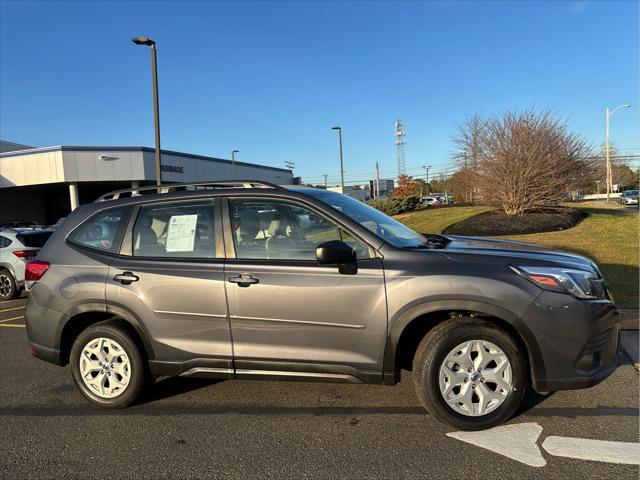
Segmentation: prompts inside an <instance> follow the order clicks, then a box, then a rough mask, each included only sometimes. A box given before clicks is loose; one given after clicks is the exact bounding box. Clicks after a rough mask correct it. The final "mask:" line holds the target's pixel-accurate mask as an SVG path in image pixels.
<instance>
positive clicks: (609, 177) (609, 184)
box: [604, 104, 631, 202]
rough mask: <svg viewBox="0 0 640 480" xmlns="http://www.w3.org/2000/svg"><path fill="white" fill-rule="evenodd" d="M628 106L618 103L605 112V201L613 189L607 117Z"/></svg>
mask: <svg viewBox="0 0 640 480" xmlns="http://www.w3.org/2000/svg"><path fill="white" fill-rule="evenodd" d="M629 107H631V105H629V104H624V105H619V106H617V107H616V108H614V109H613V110H611V111H609V109H608V108H607V109H606V112H605V117H606V122H605V140H604V154H605V157H606V163H607V178H606V183H607V202H609V199H610V196H611V191H612V190H613V173H612V171H611V157H610V155H609V118H610V117H611V115H613V114H614V113H616V111H618V110H619V109H621V108H629Z"/></svg>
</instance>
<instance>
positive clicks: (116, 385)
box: [79, 337, 131, 399]
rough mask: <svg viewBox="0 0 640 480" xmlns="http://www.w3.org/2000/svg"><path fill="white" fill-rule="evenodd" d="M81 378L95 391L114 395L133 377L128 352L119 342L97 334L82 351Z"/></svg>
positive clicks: (108, 397) (100, 394)
mask: <svg viewBox="0 0 640 480" xmlns="http://www.w3.org/2000/svg"><path fill="white" fill-rule="evenodd" d="M79 366H80V378H82V382H83V383H84V385H85V386H86V387H87V388H88V389H89V391H90V392H91V393H93V394H94V395H96V396H98V397H100V398H104V399H112V398H115V397H117V396H118V395H120V394H122V393H123V392H124V391H125V390H126V388H127V386H128V385H129V381H130V380H131V363H130V361H129V356H128V355H127V353H126V352H125V350H124V348H122V346H120V344H119V343H118V342H116V341H115V340H112V339H110V338H104V337H100V338H94V339H92V340H91V341H90V342H89V343H87V344H86V345H85V346H84V348H83V349H82V352H81V354H80V360H79Z"/></svg>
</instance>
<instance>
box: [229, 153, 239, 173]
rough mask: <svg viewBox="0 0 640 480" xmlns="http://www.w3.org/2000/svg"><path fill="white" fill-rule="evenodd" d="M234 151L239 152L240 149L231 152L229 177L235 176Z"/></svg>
mask: <svg viewBox="0 0 640 480" xmlns="http://www.w3.org/2000/svg"><path fill="white" fill-rule="evenodd" d="M236 153H240V150H233V151H232V152H231V178H236Z"/></svg>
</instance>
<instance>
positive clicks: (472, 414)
mask: <svg viewBox="0 0 640 480" xmlns="http://www.w3.org/2000/svg"><path fill="white" fill-rule="evenodd" d="M413 373H414V383H415V387H416V392H417V394H418V397H419V398H420V400H421V401H422V403H423V405H424V406H425V408H426V409H427V410H428V411H429V412H430V413H431V414H432V415H433V416H435V417H436V418H438V419H439V420H441V421H443V422H445V423H448V424H450V425H452V426H454V427H456V428H458V429H461V430H482V429H485V428H491V427H494V426H496V425H499V424H501V423H503V422H506V421H507V420H509V419H510V418H511V417H512V416H513V414H514V413H515V411H516V410H517V408H518V407H519V406H520V404H521V402H522V399H523V396H524V392H525V389H526V384H527V374H526V361H525V359H524V357H523V356H522V355H521V353H520V352H519V348H518V345H517V344H516V343H515V341H514V340H513V339H512V338H511V336H510V335H509V334H507V333H506V332H505V331H504V330H502V329H500V328H498V327H496V326H495V325H493V324H491V323H489V322H486V321H484V320H480V319H477V318H471V317H469V318H455V319H451V320H447V321H446V322H444V323H442V324H440V325H438V326H437V327H436V328H434V329H433V330H432V331H431V332H430V333H429V334H427V335H426V336H425V338H423V339H422V342H421V343H420V345H419V347H418V350H417V352H416V355H415V357H414V365H413Z"/></svg>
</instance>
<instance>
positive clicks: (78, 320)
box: [59, 304, 154, 365]
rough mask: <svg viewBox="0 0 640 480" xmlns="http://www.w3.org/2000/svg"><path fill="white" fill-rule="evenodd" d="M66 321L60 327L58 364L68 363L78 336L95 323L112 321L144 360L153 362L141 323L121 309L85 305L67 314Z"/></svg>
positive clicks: (146, 336) (152, 355) (151, 349)
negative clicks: (126, 335)
mask: <svg viewBox="0 0 640 480" xmlns="http://www.w3.org/2000/svg"><path fill="white" fill-rule="evenodd" d="M68 317H69V318H68V320H67V321H66V322H65V323H64V325H63V326H62V329H61V331H60V334H59V338H60V362H61V363H60V364H61V365H66V364H67V363H69V356H70V354H71V347H72V345H73V342H74V341H75V339H76V338H77V337H78V335H79V334H80V333H81V332H83V331H84V330H86V329H87V328H89V327H90V326H92V325H95V324H96V323H99V322H103V321H106V320H112V321H113V322H114V323H116V324H117V325H118V326H119V327H120V328H122V329H123V330H124V331H125V332H127V333H128V334H129V336H130V337H131V339H132V340H133V341H134V343H135V344H136V346H137V347H138V348H139V349H140V353H141V354H142V355H143V356H144V357H145V359H146V360H153V359H154V353H153V348H152V346H151V342H150V341H149V338H148V335H147V332H146V330H145V329H144V327H143V326H142V323H141V322H140V321H139V320H138V319H137V318H136V317H135V316H133V315H131V314H130V313H129V312H127V311H125V310H122V309H106V308H105V305H104V304H96V305H92V304H85V305H82V306H81V307H78V308H76V309H74V310H73V311H71V312H69V313H68Z"/></svg>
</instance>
